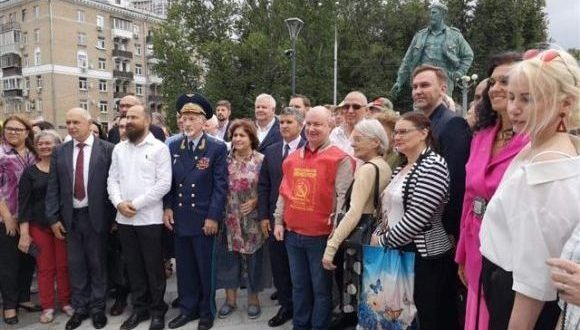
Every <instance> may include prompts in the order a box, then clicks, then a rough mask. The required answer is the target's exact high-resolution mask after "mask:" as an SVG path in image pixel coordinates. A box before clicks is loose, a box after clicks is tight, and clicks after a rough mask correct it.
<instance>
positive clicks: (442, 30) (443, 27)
mask: <svg viewBox="0 0 580 330" xmlns="http://www.w3.org/2000/svg"><path fill="white" fill-rule="evenodd" d="M446 29H447V25H445V24H443V26H442V27H441V30H439V31H433V29H431V27H428V28H427V30H428V31H429V33H431V34H433V35H439V34H441V33H445V30H446Z"/></svg>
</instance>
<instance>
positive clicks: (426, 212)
mask: <svg viewBox="0 0 580 330" xmlns="http://www.w3.org/2000/svg"><path fill="white" fill-rule="evenodd" d="M394 142H395V148H396V149H397V150H398V151H399V152H400V153H401V154H403V155H404V156H405V162H404V163H403V165H402V166H399V167H398V168H397V169H396V170H395V171H394V173H393V177H392V179H391V182H390V183H389V185H388V186H387V188H386V189H385V191H384V192H383V198H382V207H383V224H382V225H381V227H380V228H379V229H378V230H377V231H376V232H375V234H373V238H372V240H371V245H381V246H383V247H388V248H394V249H399V250H403V251H413V252H416V253H415V263H414V273H415V275H414V276H415V282H414V293H413V299H414V302H415V305H416V307H417V321H418V324H419V327H420V328H421V329H430V330H437V329H441V330H445V329H444V327H445V325H444V320H446V319H448V318H449V316H447V315H446V314H447V313H448V311H449V310H450V308H449V306H446V305H445V304H444V303H443V301H442V297H444V295H443V291H444V290H445V289H446V288H445V287H444V283H445V282H446V279H447V278H448V277H450V276H455V271H454V267H453V255H452V253H451V251H452V244H451V241H450V240H449V237H448V236H447V234H446V233H445V230H444V229H443V225H442V223H441V214H442V213H443V208H444V207H445V204H446V203H447V200H448V194H449V171H448V169H447V164H446V163H445V160H444V159H443V158H442V157H441V156H440V155H438V154H437V153H435V152H434V151H433V150H432V137H431V125H430V122H429V118H427V117H426V116H425V115H424V114H422V113H419V112H408V113H406V114H404V115H403V116H401V119H399V120H398V121H397V123H396V125H395V130H394ZM383 285H384V284H383ZM407 298H410V297H407Z"/></svg>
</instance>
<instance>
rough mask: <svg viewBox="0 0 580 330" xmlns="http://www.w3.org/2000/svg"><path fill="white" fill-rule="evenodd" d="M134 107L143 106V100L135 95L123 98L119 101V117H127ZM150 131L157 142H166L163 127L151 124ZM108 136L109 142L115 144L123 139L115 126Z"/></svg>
mask: <svg viewBox="0 0 580 330" xmlns="http://www.w3.org/2000/svg"><path fill="white" fill-rule="evenodd" d="M134 105H143V104H142V103H141V100H139V98H138V97H137V96H135V95H127V96H125V97H123V98H122V99H121V100H120V101H119V115H121V118H123V117H125V116H126V115H127V110H129V108H131V107H132V106H134ZM149 131H150V132H151V133H152V134H153V136H155V138H156V139H157V140H159V141H162V142H164V141H165V133H164V132H163V129H162V128H161V127H159V126H157V125H153V124H151V126H149ZM107 135H108V137H107V140H109V142H111V143H113V144H117V143H119V142H121V137H120V135H119V127H118V126H117V125H115V126H113V128H111V129H110V130H109V133H108V134H107Z"/></svg>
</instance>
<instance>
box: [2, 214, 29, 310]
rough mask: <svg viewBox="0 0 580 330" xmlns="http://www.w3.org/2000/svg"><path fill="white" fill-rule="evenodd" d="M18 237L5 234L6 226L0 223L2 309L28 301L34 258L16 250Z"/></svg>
mask: <svg viewBox="0 0 580 330" xmlns="http://www.w3.org/2000/svg"><path fill="white" fill-rule="evenodd" d="M18 239H19V237H18V236H14V237H11V236H8V235H6V227H5V226H4V223H0V265H1V266H0V293H1V294H2V301H3V308H4V309H14V308H16V307H17V305H18V303H21V302H27V301H30V285H31V284H32V276H33V274H34V268H35V266H36V260H35V259H34V258H33V257H31V256H29V255H28V254H25V253H22V252H20V250H18Z"/></svg>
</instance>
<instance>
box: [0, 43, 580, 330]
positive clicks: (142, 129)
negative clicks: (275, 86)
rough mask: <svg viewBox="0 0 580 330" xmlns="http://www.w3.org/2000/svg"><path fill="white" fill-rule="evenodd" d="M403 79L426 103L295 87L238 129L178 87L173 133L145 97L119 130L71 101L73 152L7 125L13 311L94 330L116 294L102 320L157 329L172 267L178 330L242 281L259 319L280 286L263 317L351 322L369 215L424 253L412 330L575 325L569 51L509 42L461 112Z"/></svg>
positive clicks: (304, 325)
mask: <svg viewBox="0 0 580 330" xmlns="http://www.w3.org/2000/svg"><path fill="white" fill-rule="evenodd" d="M411 82H412V84H411V85H412V97H413V101H414V108H415V109H413V111H408V112H405V113H403V114H401V115H399V113H398V112H395V111H394V110H393V106H392V103H391V102H390V101H389V100H388V99H386V98H379V99H376V100H374V101H372V102H368V100H367V98H366V96H365V95H364V94H363V93H362V92H360V91H352V92H350V93H348V94H347V95H346V97H345V98H344V100H343V101H342V102H341V103H340V104H339V105H337V106H330V105H326V106H313V107H311V104H310V101H309V99H308V98H307V97H306V96H303V95H294V96H293V97H292V98H291V101H290V102H289V104H288V105H287V106H285V107H282V109H281V111H279V113H278V114H276V109H277V105H276V100H275V99H274V98H273V97H272V96H271V95H269V94H260V95H258V96H257V97H256V99H255V109H254V110H255V111H254V114H255V118H253V119H249V118H243V119H236V120H233V119H230V117H231V113H232V109H231V104H230V103H229V102H228V101H226V100H221V101H218V102H217V103H215V107H214V106H212V104H211V103H210V102H209V101H208V100H207V99H206V98H205V97H204V96H202V95H200V94H185V95H181V96H180V97H179V98H178V99H177V101H176V109H175V111H176V112H177V126H178V128H179V132H177V133H176V134H174V135H170V134H169V132H168V130H167V129H166V128H165V125H164V124H163V118H162V117H160V116H159V115H158V114H153V115H152V114H151V113H150V112H149V111H148V110H147V109H146V107H144V106H143V105H142V104H141V103H140V101H139V99H138V98H136V97H135V96H126V97H124V98H123V99H121V100H120V103H119V112H120V116H119V119H118V121H117V122H116V123H115V125H114V127H113V128H112V129H111V130H109V132H105V130H104V129H103V126H102V125H101V124H100V123H98V122H97V121H94V120H92V119H91V116H90V114H89V113H88V112H87V111H86V110H84V109H81V108H73V109H70V110H68V112H67V113H66V127H67V132H68V135H67V136H66V137H65V138H64V141H66V142H63V139H61V136H60V135H59V134H58V132H57V131H55V130H54V126H53V125H52V124H50V123H48V122H44V121H43V122H37V123H35V124H34V125H33V124H32V123H31V122H30V121H29V120H28V119H25V118H23V117H21V116H18V115H12V116H9V117H8V118H6V119H5V120H4V122H3V125H2V135H1V137H2V144H1V145H0V183H1V186H0V264H1V265H2V267H0V292H1V295H2V306H3V320H4V322H5V323H6V324H9V325H14V324H17V323H18V322H19V319H18V309H20V308H22V309H26V310H28V311H31V312H40V322H41V323H50V322H52V321H53V320H54V318H55V314H56V313H57V310H60V311H61V312H62V313H65V314H66V315H68V316H69V317H70V318H69V319H68V321H67V323H66V325H65V328H66V329H67V330H71V329H75V328H78V327H79V326H81V324H82V323H83V322H84V321H85V320H86V319H89V318H90V319H91V320H92V324H93V326H94V328H96V329H100V328H104V327H105V326H106V325H107V316H106V310H105V309H106V301H107V297H108V296H110V295H112V296H113V297H114V299H115V302H114V304H113V305H112V306H111V308H110V310H109V314H110V315H111V316H118V315H121V314H123V312H124V311H125V309H126V307H127V298H128V297H129V296H130V299H131V300H130V304H131V313H130V316H129V317H128V318H127V319H126V320H124V322H123V323H122V325H121V329H122V330H130V329H133V328H135V327H137V326H138V325H139V324H140V323H142V322H144V321H146V320H150V329H153V330H155V329H164V328H165V326H166V322H165V314H166V312H167V310H168V308H169V306H168V304H167V302H166V301H165V299H164V296H165V290H166V281H167V278H168V276H171V274H172V272H173V269H172V262H171V260H172V259H173V258H175V265H176V270H175V272H176V277H177V289H178V298H177V299H176V300H174V301H173V302H171V306H173V307H175V308H178V309H179V315H178V316H177V317H175V318H174V319H172V320H170V321H169V322H168V323H167V326H168V327H169V328H170V329H176V328H180V327H183V326H185V325H186V324H188V323H190V322H191V321H194V320H198V319H199V322H198V325H197V327H198V329H200V330H208V329H210V328H212V327H213V324H214V319H215V318H216V317H217V318H220V319H223V318H227V317H229V316H230V315H231V314H232V313H233V312H234V311H235V310H236V309H237V308H238V306H237V300H238V299H237V293H238V291H239V290H240V289H246V290H247V291H248V295H247V300H248V301H247V310H246V311H245V312H246V313H247V316H248V318H250V319H256V318H259V317H260V316H261V307H260V300H259V298H258V297H259V296H258V294H259V293H260V292H261V291H263V290H264V289H265V288H267V287H270V286H272V284H273V285H274V287H275V288H276V291H275V293H274V294H273V295H272V299H276V300H278V302H279V305H280V308H279V310H278V312H277V314H276V315H274V316H273V317H272V318H271V319H269V321H268V325H269V326H270V327H277V326H280V325H282V324H284V323H286V322H288V321H289V320H292V325H293V328H294V329H343V328H347V327H351V326H355V325H357V323H358V321H357V320H358V318H357V311H358V303H359V300H358V299H359V292H360V291H361V290H362V288H361V285H362V282H361V269H362V268H361V262H362V260H363V259H362V255H361V253H362V249H361V248H360V246H359V247H357V246H352V245H346V244H345V243H346V241H347V240H348V238H349V236H350V235H351V234H352V233H353V231H354V230H355V228H357V226H359V225H360V224H361V223H363V222H367V221H374V220H373V219H376V215H377V214H378V215H380V216H379V218H380V220H379V222H378V223H374V224H373V225H374V226H375V227H376V229H375V230H374V231H373V233H372V236H371V237H370V241H369V242H367V243H368V244H370V245H373V246H382V247H385V248H387V249H394V250H399V251H404V252H411V253H413V254H414V255H415V259H414V260H415V261H414V274H415V275H414V290H413V297H412V301H413V302H414V304H415V305H416V309H417V315H416V318H415V322H414V323H413V325H412V327H414V328H415V329H426V330H437V329H441V330H453V329H460V328H464V329H469V330H475V329H479V330H483V329H490V330H497V329H499V330H501V329H512V330H519V329H522V330H523V329H546V330H547V329H550V330H553V329H556V327H557V326H558V327H561V328H562V329H577V328H578V327H580V265H579V264H578V263H579V262H580V244H578V243H579V242H580V225H579V224H580V190H579V189H578V187H580V139H579V138H578V137H576V136H574V135H573V134H571V129H572V128H574V127H576V126H575V125H577V124H578V122H577V119H578V116H580V68H579V66H578V62H577V61H576V60H575V59H574V58H573V57H572V56H571V55H569V54H568V53H566V52H564V51H557V50H531V51H528V52H526V53H524V54H521V53H516V52H507V53H502V54H498V55H497V56H495V57H493V58H492V60H491V63H490V65H489V70H488V78H487V79H486V80H484V81H482V82H481V83H480V84H479V85H478V86H477V88H476V90H475V99H474V101H473V103H472V106H471V107H470V111H469V112H468V113H467V118H463V117H461V116H460V115H458V114H457V113H456V112H454V111H452V110H450V105H451V104H452V103H453V102H452V100H451V99H450V98H449V97H448V96H447V83H448V77H447V74H446V72H445V70H443V69H441V68H438V67H435V66H430V65H421V66H419V67H418V68H416V69H415V70H414V72H413V73H412V77H411ZM401 112H403V111H401ZM466 119H467V120H466ZM35 269H36V272H37V278H38V289H39V297H40V299H39V300H40V305H36V304H35V303H33V302H32V301H31V293H30V287H31V282H32V279H33V273H34V271H35ZM272 282H273V283H272ZM333 287H334V288H335V290H333ZM217 289H225V293H226V295H225V301H224V303H223V305H221V306H220V307H219V308H217V307H216V306H215V292H216V290H217ZM465 290H466V291H467V298H466V302H465V303H464V304H463V306H462V304H461V303H458V301H460V299H458V297H459V296H461V295H462V292H463V291H465ZM336 292H338V294H337V293H336Z"/></svg>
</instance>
